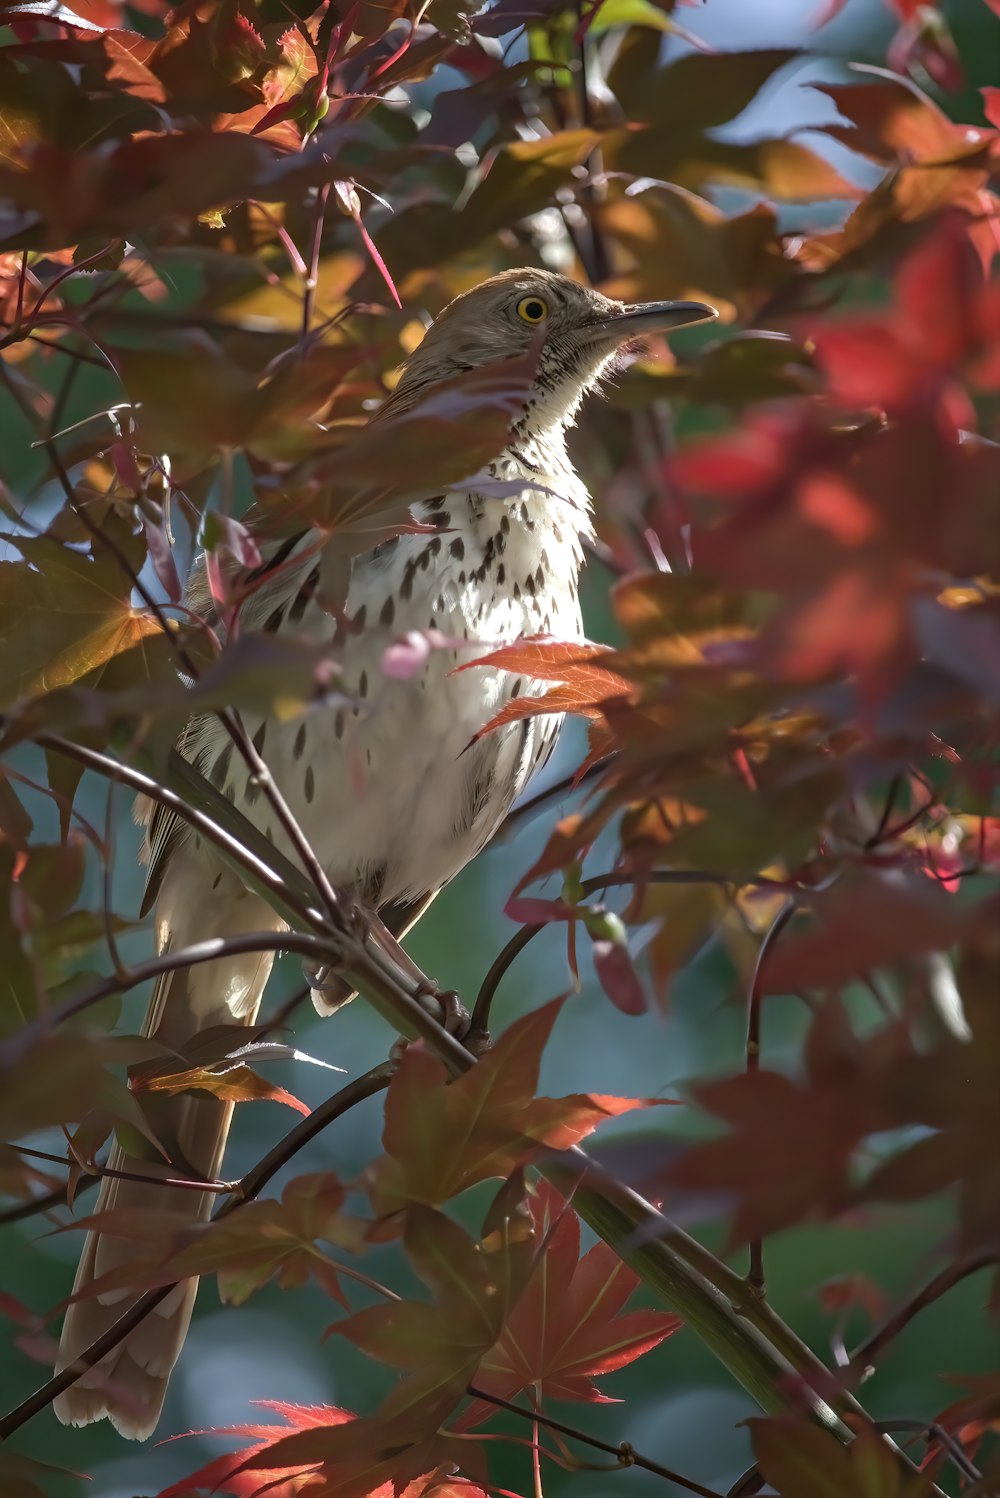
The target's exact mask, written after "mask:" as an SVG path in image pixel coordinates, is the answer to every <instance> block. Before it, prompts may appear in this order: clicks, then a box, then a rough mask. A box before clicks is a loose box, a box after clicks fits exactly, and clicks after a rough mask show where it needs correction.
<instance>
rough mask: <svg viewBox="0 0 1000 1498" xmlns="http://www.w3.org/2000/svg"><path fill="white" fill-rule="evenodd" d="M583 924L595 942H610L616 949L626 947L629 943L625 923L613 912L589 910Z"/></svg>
mask: <svg viewBox="0 0 1000 1498" xmlns="http://www.w3.org/2000/svg"><path fill="white" fill-rule="evenodd" d="M583 923H584V925H585V926H586V928H587V931H588V933H589V935H590V936H591V938H592V939H593V940H594V941H608V942H611V944H612V946H615V947H624V946H626V945H627V943H628V932H627V931H626V930H625V922H624V921H623V920H622V918H621V916H620V915H616V914H615V912H614V911H613V910H588V911H587V913H586V914H585V915H584V917H583Z"/></svg>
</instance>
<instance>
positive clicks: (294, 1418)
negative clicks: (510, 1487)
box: [157, 1399, 486, 1498]
mask: <svg viewBox="0 0 1000 1498" xmlns="http://www.w3.org/2000/svg"><path fill="white" fill-rule="evenodd" d="M253 1403H254V1404H256V1405H257V1406H259V1407H260V1408H261V1409H266V1410H273V1411H274V1413H275V1414H276V1415H279V1416H280V1417H281V1419H282V1420H284V1421H285V1422H286V1423H285V1424H284V1425H230V1426H227V1427H226V1428H225V1429H224V1430H213V1431H189V1432H188V1433H187V1434H188V1435H208V1434H210V1435H213V1436H215V1435H223V1436H242V1437H249V1438H250V1440H251V1442H252V1444H251V1445H250V1446H246V1447H244V1449H243V1450H242V1451H234V1452H231V1453H230V1454H229V1455H227V1456H220V1457H217V1458H216V1459H215V1461H212V1462H208V1463H207V1464H206V1465H205V1466H204V1467H199V1468H198V1471H197V1472H192V1473H191V1476H190V1477H185V1478H183V1479H182V1480H181V1481H180V1482H176V1483H173V1484H172V1485H171V1486H170V1487H169V1488H164V1489H163V1491H162V1492H161V1493H159V1494H158V1495H157V1498H184V1495H186V1494H197V1493H206V1492H207V1493H228V1494H230V1495H232V1498H255V1495H256V1494H258V1493H260V1494H264V1493H266V1494H267V1495H268V1498H299V1495H300V1494H303V1493H305V1494H308V1493H310V1492H316V1493H318V1492H319V1491H320V1490H322V1491H324V1492H330V1491H332V1490H331V1488H330V1484H329V1482H328V1479H327V1476H326V1475H325V1474H324V1473H323V1471H322V1470H321V1469H320V1468H318V1467H316V1466H313V1467H312V1470H310V1469H309V1467H308V1466H307V1467H306V1468H305V1469H303V1467H302V1466H301V1465H297V1466H293V1467H287V1466H278V1467H255V1468H253V1469H252V1470H251V1469H248V1468H247V1466H246V1464H247V1463H248V1462H249V1461H251V1460H252V1459H256V1458H259V1457H260V1456H261V1454H262V1453H264V1452H266V1451H267V1449H268V1447H270V1446H272V1445H275V1444H276V1443H277V1442H278V1441H282V1440H284V1439H285V1437H287V1436H288V1435H289V1434H290V1432H291V1431H306V1430H332V1429H333V1428H334V1427H336V1426H338V1425H345V1424H347V1423H348V1422H349V1421H353V1420H355V1418H356V1417H355V1416H354V1415H352V1414H351V1413H350V1411H348V1410H341V1409H337V1408H335V1407H334V1406H332V1405H301V1404H282V1403H280V1402H279V1401H278V1400H276V1399H255V1400H254V1401H253ZM179 1439H184V1437H180V1438H179ZM354 1498H486V1495H485V1493H484V1492H483V1489H482V1488H481V1487H479V1486H478V1485H477V1484H475V1483H472V1482H469V1481H467V1480H466V1479H465V1478H462V1477H450V1478H440V1479H436V1478H435V1477H434V1476H433V1475H428V1476H426V1477H421V1478H418V1479H417V1481H415V1482H411V1483H408V1484H407V1485H406V1487H405V1488H403V1489H402V1490H400V1489H399V1488H398V1486H397V1485H396V1484H395V1483H393V1482H391V1481H389V1482H380V1483H378V1485H377V1486H375V1487H367V1486H366V1487H364V1490H363V1491H362V1489H361V1488H357V1489H355V1495H354Z"/></svg>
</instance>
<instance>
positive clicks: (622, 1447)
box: [466, 1384, 722, 1498]
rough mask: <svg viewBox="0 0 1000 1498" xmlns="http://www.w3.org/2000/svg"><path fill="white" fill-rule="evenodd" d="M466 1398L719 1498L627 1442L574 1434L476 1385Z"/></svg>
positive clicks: (692, 1490)
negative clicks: (492, 1405) (642, 1453)
mask: <svg viewBox="0 0 1000 1498" xmlns="http://www.w3.org/2000/svg"><path fill="white" fill-rule="evenodd" d="M466 1393H467V1394H470V1395H471V1396H472V1398H473V1399H482V1400H485V1401H486V1403H487V1404H495V1405H496V1407H497V1408H498V1409H501V1410H509V1411H510V1413H511V1414H512V1415H520V1416H521V1417H522V1418H523V1419H525V1420H531V1421H533V1422H535V1423H537V1424H538V1425H544V1426H545V1427H546V1429H547V1430H555V1431H558V1432H559V1434H560V1435H563V1436H569V1437H570V1438H571V1440H574V1441H582V1442H583V1443H584V1445H586V1446H592V1447H593V1448H594V1450H595V1451H604V1452H606V1453H607V1454H608V1456H613V1457H616V1458H617V1459H618V1463H619V1465H620V1466H622V1467H641V1468H642V1469H643V1471H644V1472H652V1473H653V1475H654V1476H655V1477H665V1478H666V1479H667V1480H668V1481H669V1482H673V1483H676V1484H677V1486H678V1487H679V1488H684V1489H685V1490H686V1491H687V1492H688V1493H697V1494H699V1495H700V1498H722V1495H721V1493H718V1492H716V1490H715V1489H714V1488H706V1487H703V1486H702V1484H701V1483H700V1482H694V1481H693V1480H692V1479H691V1478H690V1477H682V1476H681V1474H680V1473H679V1472H674V1471H672V1470H671V1468H670V1467H664V1466H662V1465H661V1463H660V1462H654V1461H653V1460H652V1459H651V1458H650V1457H648V1456H642V1455H641V1453H640V1452H638V1451H636V1450H635V1448H634V1447H633V1446H632V1445H631V1443H630V1442H628V1441H621V1442H619V1444H618V1445H617V1446H613V1445H612V1444H611V1442H610V1441H602V1440H601V1439H600V1437H599V1436H592V1435H590V1434H589V1433H588V1432H587V1431H585V1430H578V1429H577V1427H576V1426H575V1425H568V1424H567V1423H566V1421H565V1420H554V1419H553V1418H552V1416H551V1415H543V1414H542V1413H541V1411H540V1410H526V1409H525V1408H524V1406H523V1405H520V1404H514V1403H513V1402H512V1401H511V1400H509V1399H501V1397H500V1395H499V1394H488V1393H487V1392H486V1390H485V1389H480V1388H479V1387H478V1386H477V1385H476V1384H469V1386H468V1388H467V1390H466Z"/></svg>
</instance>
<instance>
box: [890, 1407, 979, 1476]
mask: <svg viewBox="0 0 1000 1498" xmlns="http://www.w3.org/2000/svg"><path fill="white" fill-rule="evenodd" d="M873 1424H874V1426H875V1429H876V1430H877V1431H879V1432H880V1433H881V1434H884V1435H892V1434H893V1433H894V1432H896V1431H901V1430H912V1431H913V1432H914V1434H916V1435H920V1436H923V1437H924V1439H925V1440H931V1439H933V1440H934V1441H936V1442H937V1443H938V1445H939V1446H940V1447H941V1449H942V1450H943V1451H946V1452H947V1453H948V1455H949V1456H950V1457H951V1460H952V1462H953V1463H954V1465H955V1466H956V1467H957V1468H958V1470H959V1472H961V1474H962V1476H963V1477H967V1478H968V1479H969V1481H970V1482H981V1481H982V1477H983V1474H982V1473H981V1472H980V1470H979V1468H978V1467H977V1466H976V1464H975V1462H972V1461H970V1460H969V1458H968V1457H967V1456H966V1454H965V1452H964V1451H963V1450H962V1446H961V1444H960V1442H959V1441H957V1440H956V1439H955V1437H954V1436H953V1435H952V1433H951V1431H948V1430H945V1428H944V1426H943V1425H938V1423H937V1421H936V1420H918V1419H907V1418H904V1417H902V1416H901V1417H900V1418H898V1419H895V1420H875V1421H873Z"/></svg>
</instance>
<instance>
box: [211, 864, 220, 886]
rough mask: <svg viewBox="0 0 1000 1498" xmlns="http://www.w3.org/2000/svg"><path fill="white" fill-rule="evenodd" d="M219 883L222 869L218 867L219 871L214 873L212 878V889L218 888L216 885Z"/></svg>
mask: <svg viewBox="0 0 1000 1498" xmlns="http://www.w3.org/2000/svg"><path fill="white" fill-rule="evenodd" d="M221 883H222V870H221V869H220V870H219V872H218V873H217V874H216V876H215V878H214V879H213V880H212V888H213V889H218V887H219V885H220V884H221Z"/></svg>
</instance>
